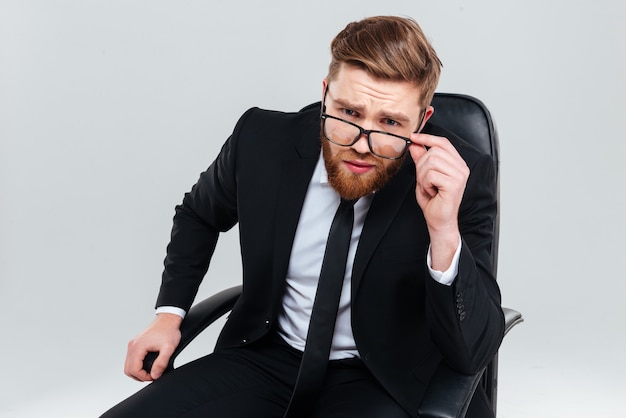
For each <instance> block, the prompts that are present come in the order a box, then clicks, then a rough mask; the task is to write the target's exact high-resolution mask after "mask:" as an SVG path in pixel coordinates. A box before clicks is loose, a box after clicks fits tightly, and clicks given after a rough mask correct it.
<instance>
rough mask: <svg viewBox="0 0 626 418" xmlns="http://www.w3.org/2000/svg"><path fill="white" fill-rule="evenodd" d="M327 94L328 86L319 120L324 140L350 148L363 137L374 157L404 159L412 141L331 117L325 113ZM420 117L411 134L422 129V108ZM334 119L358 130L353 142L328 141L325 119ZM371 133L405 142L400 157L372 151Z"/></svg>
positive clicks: (423, 116)
mask: <svg viewBox="0 0 626 418" xmlns="http://www.w3.org/2000/svg"><path fill="white" fill-rule="evenodd" d="M327 93H328V85H327V86H326V90H325V91H324V98H323V100H322V113H321V115H320V119H321V121H322V126H321V128H322V135H324V138H326V140H328V141H329V142H331V143H333V144H335V145H337V146H340V147H351V146H352V145H354V144H356V143H357V142H358V141H359V139H361V137H362V136H363V135H365V136H367V146H368V147H369V149H370V152H371V153H372V154H374V155H375V156H377V157H379V158H384V159H386V160H398V159H400V158H402V157H404V155H405V154H406V151H407V150H408V149H409V145H411V143H412V142H413V141H411V139H410V138H407V137H406V136H401V135H396V134H392V133H391V132H385V131H379V130H377V129H363V128H362V127H361V126H359V125H357V124H356V123H354V122H350V121H348V120H345V119H342V118H339V117H337V116H333V115H329V114H328V113H326V94H327ZM420 113H422V117H421V118H420V123H419V125H417V130H416V131H415V132H413V133H416V134H417V133H419V132H420V128H421V127H422V124H423V123H424V118H425V117H426V108H424V110H423V111H422V112H420ZM329 118H330V119H335V120H338V121H341V122H344V123H347V124H348V125H352V126H354V127H355V128H357V129H358V130H359V134H358V135H357V136H356V137H355V138H354V141H352V142H351V143H349V144H339V143H337V142H335V141H333V140H332V139H330V138H329V137H327V136H326V119H329ZM372 133H377V134H383V135H389V136H393V137H395V138H399V139H403V140H404V141H405V144H404V149H403V150H402V152H401V153H400V155H398V156H397V157H385V156H384V155H380V154H378V153H376V151H374V148H373V146H372V137H371V136H370V134H372Z"/></svg>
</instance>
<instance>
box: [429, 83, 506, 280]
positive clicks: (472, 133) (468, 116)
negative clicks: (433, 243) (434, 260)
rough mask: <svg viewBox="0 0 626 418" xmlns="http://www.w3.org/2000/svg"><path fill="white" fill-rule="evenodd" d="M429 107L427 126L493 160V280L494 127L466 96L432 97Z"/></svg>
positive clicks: (496, 152) (496, 236)
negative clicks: (470, 146) (454, 137)
mask: <svg viewBox="0 0 626 418" xmlns="http://www.w3.org/2000/svg"><path fill="white" fill-rule="evenodd" d="M432 106H433V107H434V108H435V113H433V116H432V117H431V118H430V122H432V123H433V124H435V125H437V126H440V127H442V128H445V129H447V130H448V131H450V132H452V133H454V134H456V135H457V136H459V137H461V138H462V139H464V140H465V141H466V142H469V143H470V144H472V145H473V146H474V147H476V148H478V149H479V150H480V151H482V152H484V153H486V154H489V155H491V158H492V159H493V164H494V169H495V172H496V187H497V199H498V214H497V215H496V221H495V223H494V242H493V250H492V260H491V266H492V271H493V274H494V276H495V275H496V274H497V270H498V244H499V238H500V173H499V169H500V147H499V142H498V132H497V130H496V126H495V123H494V121H493V119H492V118H491V113H489V110H488V109H487V107H486V106H485V105H484V104H483V102H481V101H480V100H478V99H476V98H475V97H472V96H468V95H465V94H454V93H435V96H434V97H433V101H432Z"/></svg>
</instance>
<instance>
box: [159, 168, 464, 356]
mask: <svg viewBox="0 0 626 418" xmlns="http://www.w3.org/2000/svg"><path fill="white" fill-rule="evenodd" d="M372 198H373V195H369V196H364V197H362V198H361V199H359V200H358V201H357V202H356V203H355V205H354V226H353V228H352V238H351V241H350V249H349V251H348V260H347V263H346V274H345V277H344V283H343V289H342V292H341V298H340V301H339V310H338V312H337V321H336V324H335V333H334V335H333V341H332V346H331V352H330V359H331V360H335V359H342V358H350V357H358V356H359V353H358V350H357V348H356V343H355V341H354V336H353V334H352V327H351V325H350V324H351V321H350V315H351V310H350V284H351V277H352V264H353V262H354V256H355V254H356V249H357V245H358V242H359V238H360V237H361V232H362V230H363V224H364V222H365V217H366V215H367V212H368V210H369V207H370V204H371V202H372ZM339 202H340V197H339V195H338V194H337V192H335V190H334V189H333V188H332V187H331V186H330V185H329V184H328V178H327V174H326V168H325V166H324V162H323V159H322V158H321V157H320V159H319V161H318V163H317V166H316V167H315V171H314V173H313V177H312V178H311V182H310V183H309V188H308V191H307V194H306V198H305V200H304V205H303V207H302V213H301V214H300V220H299V222H298V228H297V230H296V235H295V238H294V242H293V247H292V251H291V258H290V260H289V267H288V270H287V277H286V287H285V289H286V290H285V295H284V297H283V305H282V307H283V308H282V310H281V312H280V314H279V316H278V332H279V333H280V335H281V336H282V337H283V338H284V339H285V341H286V342H287V343H288V344H290V345H291V346H292V347H294V348H296V349H298V350H300V351H304V346H305V342H306V334H307V330H308V328H309V319H310V317H311V312H312V309H313V301H314V299H315V292H316V290H317V282H318V279H319V275H320V271H321V269H322V260H323V258H324V250H325V248H326V240H327V238H328V234H329V232H330V225H331V223H332V220H333V218H334V216H335V212H336V210H337V208H338V207H339ZM460 252H461V240H460V238H459V246H458V248H457V250H456V253H455V255H454V259H453V261H452V265H451V266H450V268H449V269H448V270H447V271H445V272H440V271H436V270H432V269H431V267H430V266H431V262H430V260H431V257H430V249H429V250H428V256H427V264H428V269H429V271H430V275H431V276H432V278H433V279H434V280H437V281H438V282H440V283H442V284H445V285H451V284H452V282H453V281H454V278H455V277H456V274H457V272H458V260H459V255H460ZM164 312H167V313H174V314H177V315H180V316H182V317H184V316H185V311H184V310H182V309H180V308H177V307H172V306H161V307H158V308H157V314H158V313H164Z"/></svg>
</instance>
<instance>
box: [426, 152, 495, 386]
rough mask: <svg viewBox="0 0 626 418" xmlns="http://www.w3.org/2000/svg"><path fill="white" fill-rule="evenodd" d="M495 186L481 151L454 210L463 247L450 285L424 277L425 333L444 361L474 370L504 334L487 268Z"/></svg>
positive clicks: (491, 274)
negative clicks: (426, 331) (426, 329)
mask: <svg viewBox="0 0 626 418" xmlns="http://www.w3.org/2000/svg"><path fill="white" fill-rule="evenodd" d="M496 214H497V188H496V175H495V169H494V165H493V161H492V159H491V157H490V156H488V155H483V156H481V157H479V158H476V159H475V162H474V163H473V164H472V166H471V167H470V177H469V179H468V183H467V186H466V190H465V195H464V196H463V201H462V203H461V208H460V211H459V228H460V231H461V239H462V248H461V254H460V258H459V269H458V273H457V276H456V278H455V279H454V282H453V284H452V286H446V285H442V284H440V283H438V282H436V281H435V280H428V281H427V292H428V296H427V298H426V312H427V317H428V321H429V327H430V333H431V336H432V338H433V340H434V342H435V344H436V345H437V346H438V348H439V350H440V351H441V353H442V354H443V356H444V358H445V360H446V361H447V362H448V363H449V364H450V365H451V366H452V367H453V368H455V369H457V370H458V371H460V372H463V373H468V374H473V373H477V372H478V371H480V370H481V369H482V368H483V367H485V366H486V365H487V364H488V362H489V361H490V360H491V359H492V358H493V356H494V355H495V353H496V352H497V350H498V347H499V346H500V343H501V341H502V338H503V337H504V315H503V313H502V308H501V307H500V290H499V288H498V285H497V283H496V280H495V277H494V272H493V268H492V265H493V263H492V261H493V257H494V251H495V248H493V243H494V233H495V228H494V226H495V222H496Z"/></svg>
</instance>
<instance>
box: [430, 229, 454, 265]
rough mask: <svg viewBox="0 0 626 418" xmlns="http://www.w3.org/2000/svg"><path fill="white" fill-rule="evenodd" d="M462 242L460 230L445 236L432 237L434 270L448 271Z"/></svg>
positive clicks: (431, 246)
mask: <svg viewBox="0 0 626 418" xmlns="http://www.w3.org/2000/svg"><path fill="white" fill-rule="evenodd" d="M460 241H461V235H460V233H459V231H458V229H457V230H456V231H451V232H449V233H445V234H441V233H439V234H435V235H434V236H433V235H431V237H430V254H431V263H432V264H431V267H432V269H433V270H438V271H446V270H448V268H450V265H451V264H452V260H453V259H454V255H455V253H456V251H457V249H458V247H459V243H460Z"/></svg>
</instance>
